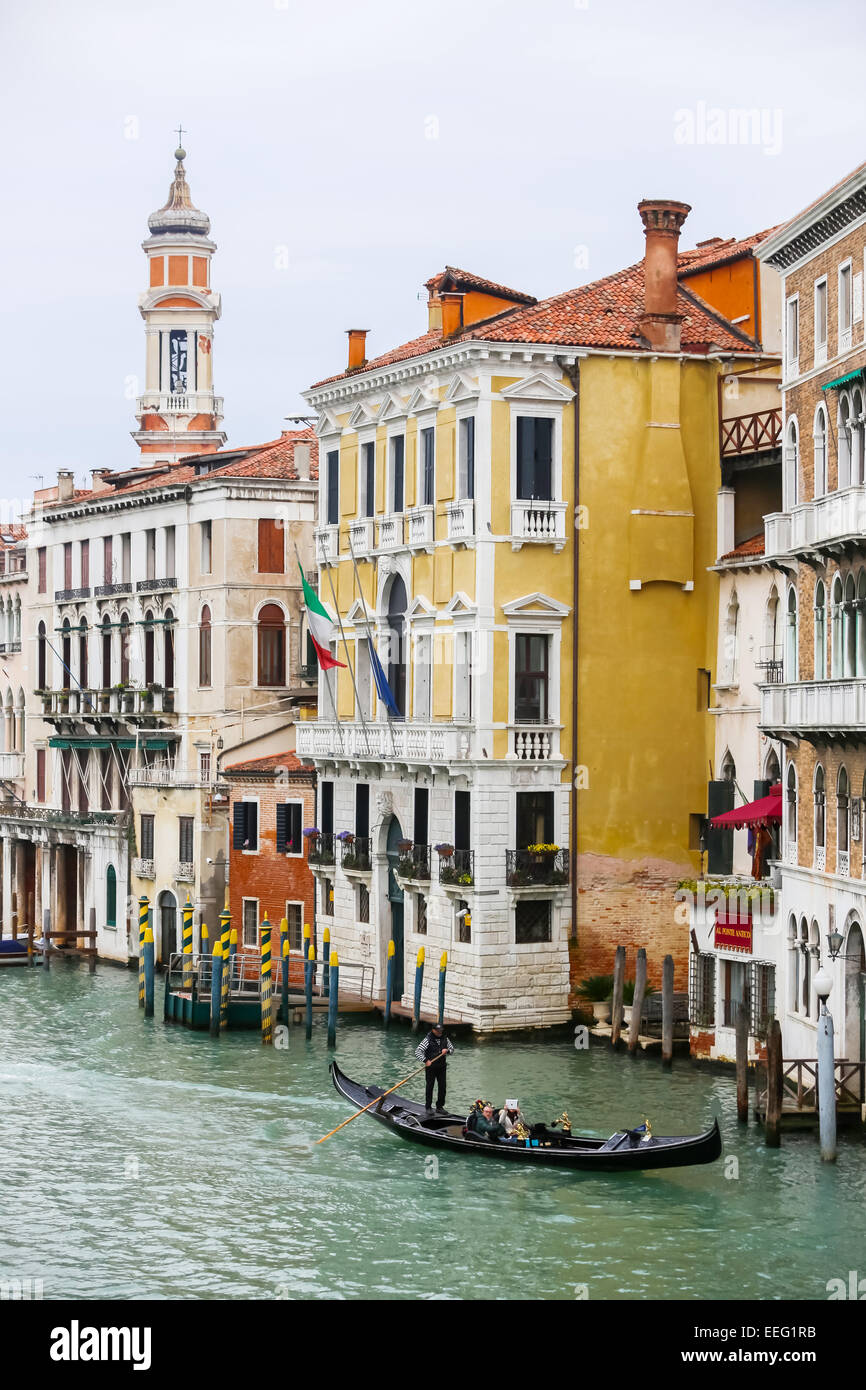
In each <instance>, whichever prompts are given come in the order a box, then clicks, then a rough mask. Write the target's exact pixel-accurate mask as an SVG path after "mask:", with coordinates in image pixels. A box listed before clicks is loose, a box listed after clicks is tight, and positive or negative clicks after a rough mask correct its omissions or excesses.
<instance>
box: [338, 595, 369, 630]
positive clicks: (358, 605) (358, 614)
mask: <svg viewBox="0 0 866 1390" xmlns="http://www.w3.org/2000/svg"><path fill="white" fill-rule="evenodd" d="M372 622H373V620H372V618H371V617H370V614H369V612H368V611H367V610H366V609H365V608H364V605H363V603H362V602H361V600H360V599H359V598H356V599H355V602H354V603H353V604H352V606H351V608H350V609H349V611H348V613H347V614H346V616H345V617H344V619H343V624H344V626H345V627H348V626H349V625H351V626H353V627H354V626H355V625H356V624H357V626H359V627H370V626H372Z"/></svg>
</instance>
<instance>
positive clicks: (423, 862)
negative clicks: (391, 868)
mask: <svg viewBox="0 0 866 1390" xmlns="http://www.w3.org/2000/svg"><path fill="white" fill-rule="evenodd" d="M397 873H398V874H399V875H400V877H401V878H409V879H417V880H418V881H420V882H421V883H429V882H430V846H429V845H412V846H411V847H410V848H409V849H407V850H401V851H400V860H399V862H398V864H397Z"/></svg>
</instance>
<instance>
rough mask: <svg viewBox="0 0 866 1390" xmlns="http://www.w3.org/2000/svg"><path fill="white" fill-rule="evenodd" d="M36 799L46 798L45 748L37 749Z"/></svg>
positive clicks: (41, 800)
mask: <svg viewBox="0 0 866 1390" xmlns="http://www.w3.org/2000/svg"><path fill="white" fill-rule="evenodd" d="M36 800H37V801H38V802H39V803H40V804H41V803H42V802H44V800H45V749H44V748H37V749H36Z"/></svg>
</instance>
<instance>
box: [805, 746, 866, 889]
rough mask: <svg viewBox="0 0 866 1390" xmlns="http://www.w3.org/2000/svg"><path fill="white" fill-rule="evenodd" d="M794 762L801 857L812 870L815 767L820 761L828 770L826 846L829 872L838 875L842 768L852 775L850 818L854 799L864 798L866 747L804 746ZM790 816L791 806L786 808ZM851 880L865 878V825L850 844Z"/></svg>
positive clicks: (849, 783) (850, 784)
mask: <svg viewBox="0 0 866 1390" xmlns="http://www.w3.org/2000/svg"><path fill="white" fill-rule="evenodd" d="M792 761H793V763H794V766H795V767H796V769H797V789H798V805H797V857H798V861H799V863H800V864H802V865H804V866H805V867H806V868H809V867H811V865H812V864H813V862H814V843H815V797H814V790H813V789H814V784H815V768H816V766H817V764H818V763H819V762H820V763H821V766H822V767H823V769H824V786H825V797H826V803H825V821H826V832H825V844H826V870H827V872H828V873H836V865H837V857H836V856H837V848H836V846H837V832H838V813H837V806H836V784H837V779H838V776H839V769H840V767H842V766H843V765H844V767H845V770H846V772H847V773H848V788H849V816H850V801H851V800H853V798H854V797H862V795H863V791H864V779H866V747H863V746H862V745H861V746H860V747H858V748H856V749H853V748H846V749H841V748H838V747H833V748H830V747H828V746H827V745H823V746H822V745H820V744H819V745H818V747H817V748H813V747H812V746H811V745H810V744H807V743H801V744H800V746H799V748H798V749H797V750H796V752H795V753H794V754H793V757H792ZM785 811H786V814H787V805H786V808H785ZM850 855H851V860H850V877H851V878H861V877H862V875H863V828H862V825H861V830H860V839H859V840H851V841H850Z"/></svg>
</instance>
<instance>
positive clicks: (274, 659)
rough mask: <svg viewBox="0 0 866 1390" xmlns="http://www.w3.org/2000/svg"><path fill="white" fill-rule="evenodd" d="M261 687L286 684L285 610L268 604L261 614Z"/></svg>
mask: <svg viewBox="0 0 866 1390" xmlns="http://www.w3.org/2000/svg"><path fill="white" fill-rule="evenodd" d="M258 645H259V685H265V686H273V685H285V683H286V624H285V617H284V615H283V610H282V608H280V607H279V606H278V604H276V603H266V604H265V606H264V608H262V609H261V611H260V613H259V620H258Z"/></svg>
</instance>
